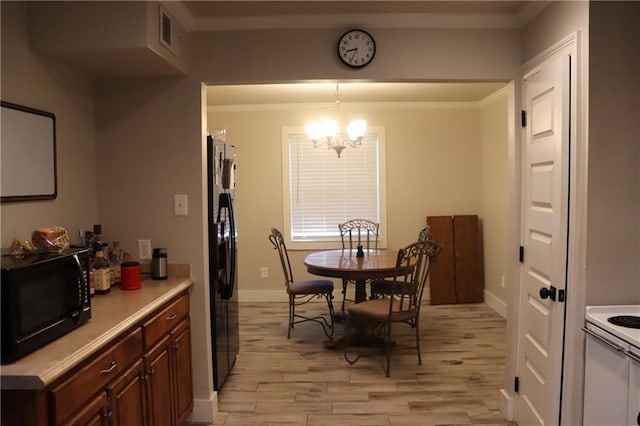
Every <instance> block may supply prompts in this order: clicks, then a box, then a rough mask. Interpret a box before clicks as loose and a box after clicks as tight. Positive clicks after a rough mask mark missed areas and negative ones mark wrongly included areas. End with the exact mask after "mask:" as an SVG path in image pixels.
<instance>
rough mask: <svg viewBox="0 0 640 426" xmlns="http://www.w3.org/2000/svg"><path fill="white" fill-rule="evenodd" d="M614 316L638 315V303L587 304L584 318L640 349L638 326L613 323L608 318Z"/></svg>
mask: <svg viewBox="0 0 640 426" xmlns="http://www.w3.org/2000/svg"><path fill="white" fill-rule="evenodd" d="M615 316H636V317H640V305H610V306H587V308H586V310H585V320H586V321H587V323H591V324H593V325H595V326H597V327H599V328H601V329H602V330H604V331H606V332H609V333H611V334H613V335H614V336H616V337H617V338H619V339H622V340H624V341H625V342H627V343H629V344H630V345H632V346H635V347H636V349H639V350H640V328H630V327H623V326H620V325H615V324H613V323H611V322H610V321H609V318H611V317H615Z"/></svg>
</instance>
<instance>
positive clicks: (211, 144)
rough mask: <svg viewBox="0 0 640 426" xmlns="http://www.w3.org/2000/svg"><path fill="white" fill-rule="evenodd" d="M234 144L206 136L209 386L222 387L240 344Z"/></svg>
mask: <svg viewBox="0 0 640 426" xmlns="http://www.w3.org/2000/svg"><path fill="white" fill-rule="evenodd" d="M235 160H236V155H235V147H234V146H233V145H228V144H225V143H222V142H219V141H216V140H214V139H213V138H212V137H211V136H208V137H207V192H208V196H207V199H208V203H207V204H208V228H209V229H208V231H209V306H210V319H211V344H212V345H213V347H212V348H211V354H212V357H213V359H212V361H213V385H214V389H215V390H216V391H219V390H221V389H222V387H223V386H224V383H225V381H226V379H227V377H228V376H229V373H230V371H231V369H232V368H233V365H234V363H235V361H236V356H237V355H238V350H239V347H240V339H239V325H238V262H237V258H238V257H237V254H238V244H237V243H238V227H237V222H236V215H235V204H236V201H235V195H236V179H235V177H236V161H235Z"/></svg>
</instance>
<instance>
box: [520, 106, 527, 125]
mask: <svg viewBox="0 0 640 426" xmlns="http://www.w3.org/2000/svg"><path fill="white" fill-rule="evenodd" d="M520 124H522V127H527V111H525V110H522V112H521V114H520Z"/></svg>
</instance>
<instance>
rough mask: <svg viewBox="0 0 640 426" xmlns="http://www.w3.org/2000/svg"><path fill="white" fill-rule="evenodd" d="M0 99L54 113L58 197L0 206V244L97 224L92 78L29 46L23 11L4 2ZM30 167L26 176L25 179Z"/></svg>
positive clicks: (72, 230)
mask: <svg viewBox="0 0 640 426" xmlns="http://www.w3.org/2000/svg"><path fill="white" fill-rule="evenodd" d="M1 13H2V37H1V39H2V80H1V83H2V100H3V101H8V102H12V103H16V104H19V105H24V106H28V107H32V108H36V109H40V110H44V111H48V112H52V113H53V114H55V116H56V152H57V177H58V197H57V198H56V199H55V200H46V201H23V202H14V203H3V204H2V205H0V216H1V217H0V219H1V221H2V228H1V242H2V247H9V246H10V245H11V241H12V240H13V239H14V238H17V239H20V240H30V239H31V232H32V231H33V230H34V229H36V228H39V227H42V226H63V227H65V228H66V229H67V231H68V232H69V233H70V234H71V236H72V238H73V241H74V242H76V240H77V232H78V229H79V228H90V227H91V226H92V225H93V224H94V223H97V222H96V220H97V219H98V212H97V201H96V200H97V193H96V151H95V149H96V148H95V122H94V92H93V84H92V81H91V79H90V78H88V77H87V76H85V75H83V74H82V73H80V72H78V71H76V70H74V69H73V68H70V67H68V66H65V65H62V64H60V63H59V62H57V61H53V60H50V59H48V58H45V57H41V56H38V55H34V54H33V53H32V52H31V51H30V50H29V48H28V46H27V43H28V27H27V9H26V7H25V6H24V4H22V3H16V2H2V11H1ZM29 175H30V173H29V170H25V171H24V177H25V178H26V179H28V178H29Z"/></svg>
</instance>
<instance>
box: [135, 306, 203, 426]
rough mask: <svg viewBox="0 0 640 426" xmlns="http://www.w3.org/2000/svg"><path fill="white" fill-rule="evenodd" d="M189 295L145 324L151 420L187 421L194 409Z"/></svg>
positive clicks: (172, 425) (170, 425) (159, 422)
mask: <svg viewBox="0 0 640 426" xmlns="http://www.w3.org/2000/svg"><path fill="white" fill-rule="evenodd" d="M188 314H189V298H188V297H187V296H183V297H181V298H179V299H178V300H176V301H175V302H174V303H172V304H171V305H169V306H168V307H167V308H166V309H165V310H163V311H162V312H160V313H159V314H158V315H156V316H155V317H153V318H152V319H150V320H149V321H148V322H147V323H145V324H143V326H142V329H143V334H144V342H145V348H148V349H147V351H146V352H145V355H144V359H145V368H146V371H147V376H148V380H147V390H148V395H149V396H148V402H149V410H148V413H149V422H150V424H151V425H153V426H157V425H159V426H164V425H167V426H175V425H181V424H182V423H184V421H185V420H186V418H187V417H188V416H189V413H190V412H191V410H192V409H193V374H192V371H191V327H190V321H189V317H188Z"/></svg>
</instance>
